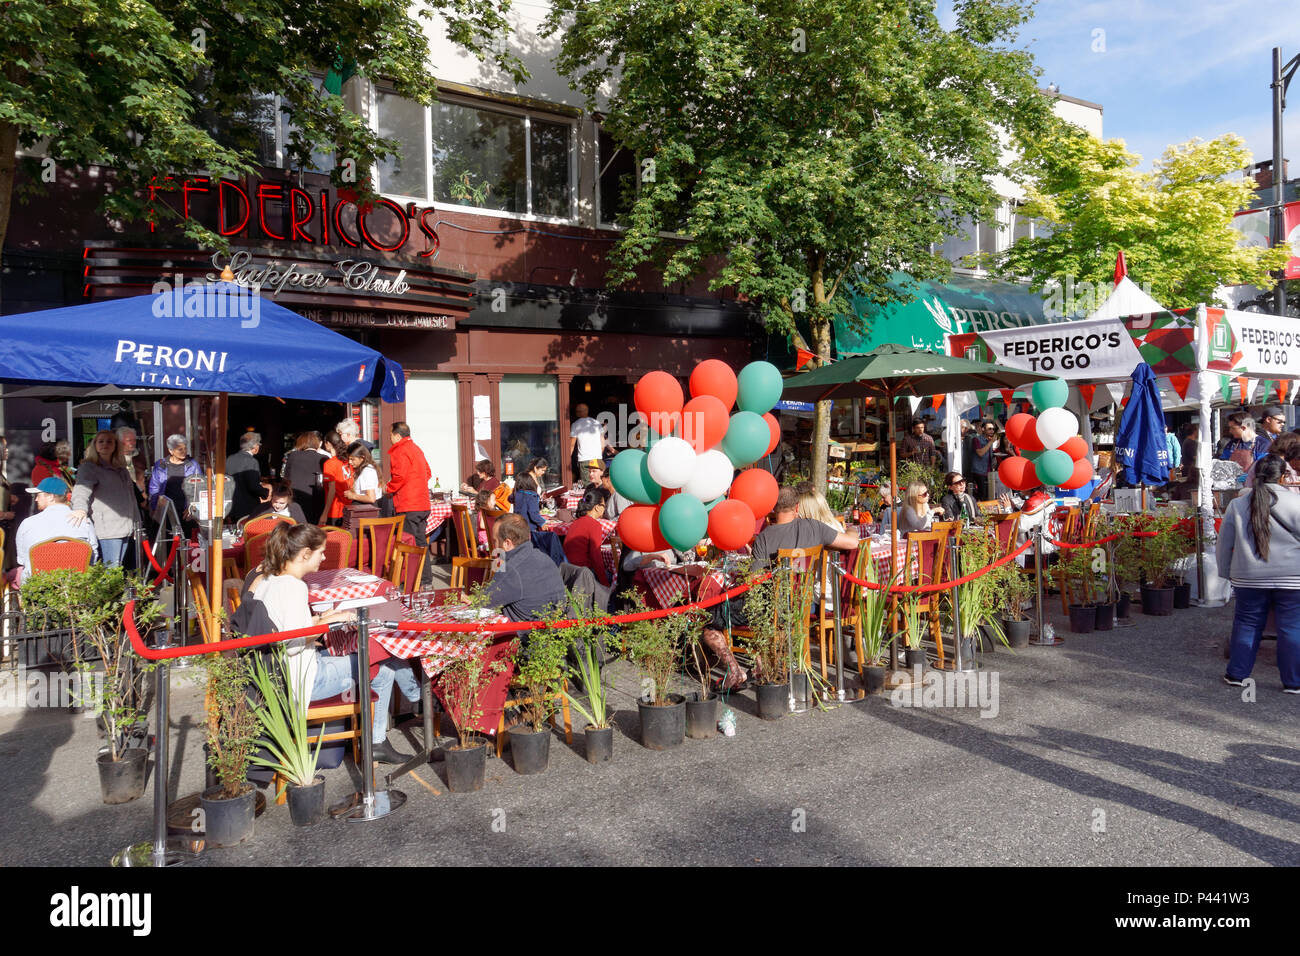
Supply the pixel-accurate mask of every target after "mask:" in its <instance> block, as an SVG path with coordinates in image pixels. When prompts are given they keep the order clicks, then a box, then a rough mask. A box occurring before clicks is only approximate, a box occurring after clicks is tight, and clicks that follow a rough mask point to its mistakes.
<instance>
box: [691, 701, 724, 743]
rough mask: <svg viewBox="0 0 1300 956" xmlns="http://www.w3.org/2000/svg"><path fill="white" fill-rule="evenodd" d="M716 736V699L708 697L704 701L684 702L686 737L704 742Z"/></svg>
mask: <svg viewBox="0 0 1300 956" xmlns="http://www.w3.org/2000/svg"><path fill="white" fill-rule="evenodd" d="M717 735H718V698H717V697H716V696H710V697H707V698H705V699H704V700H688V701H687V702H686V736H687V737H690V738H691V739H692V740H704V739H705V738H706V737H716V736H717Z"/></svg>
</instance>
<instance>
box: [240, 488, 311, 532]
mask: <svg viewBox="0 0 1300 956" xmlns="http://www.w3.org/2000/svg"><path fill="white" fill-rule="evenodd" d="M268 515H279V516H280V517H282V518H292V519H293V520H294V522H295V523H296V524H306V523H307V517H306V516H305V515H304V514H303V513H302V506H301V505H300V504H298V502H297V501H295V500H294V496H293V485H291V484H289V482H287V481H285V480H284V479H281V480H279V481H277V482H276V483H275V484H274V485H272V486H271V501H270V505H269V506H268V507H267V509H266V510H265V511H259V512H258V513H257V514H255V515H252V516H250V517H248V518H245V519H244V520H243V521H241V522H240V524H241V525H244V524H247V523H248V522H250V521H252V520H254V519H255V518H265V517H267V516H268Z"/></svg>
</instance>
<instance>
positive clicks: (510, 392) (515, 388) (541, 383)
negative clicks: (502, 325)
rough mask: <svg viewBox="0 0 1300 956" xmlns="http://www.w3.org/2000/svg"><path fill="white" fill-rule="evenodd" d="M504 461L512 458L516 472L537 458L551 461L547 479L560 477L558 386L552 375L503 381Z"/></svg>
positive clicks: (504, 379) (509, 376) (525, 468)
mask: <svg viewBox="0 0 1300 956" xmlns="http://www.w3.org/2000/svg"><path fill="white" fill-rule="evenodd" d="M500 395H501V462H502V465H503V466H504V464H505V460H506V459H507V458H510V459H512V460H513V461H514V463H515V474H516V475H518V474H522V473H523V472H525V471H527V470H528V463H529V462H530V461H532V460H533V459H534V458H545V459H546V460H547V461H548V462H549V463H550V466H551V468H550V471H549V472H548V473H547V476H546V479H547V481H548V482H554V481H558V480H559V475H560V428H559V404H558V389H557V387H556V384H555V378H554V377H553V376H550V375H507V376H505V377H504V378H503V379H502V380H501V392H500Z"/></svg>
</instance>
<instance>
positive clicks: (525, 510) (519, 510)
mask: <svg viewBox="0 0 1300 956" xmlns="http://www.w3.org/2000/svg"><path fill="white" fill-rule="evenodd" d="M510 503H511V505H512V506H513V507H514V513H515V514H517V515H519V516H520V517H521V518H523V519H524V520H525V521H526V522H527V523H528V527H529V529H530V530H532V531H541V530H542V526H543V525H545V524H546V519H545V518H543V517H542V501H541V499H540V498H539V497H538V494H537V479H536V478H534V477H533V475H532V472H526V473H524V474H522V475H520V476H519V477H518V478H516V479H515V493H514V494H513V495H511V496H510Z"/></svg>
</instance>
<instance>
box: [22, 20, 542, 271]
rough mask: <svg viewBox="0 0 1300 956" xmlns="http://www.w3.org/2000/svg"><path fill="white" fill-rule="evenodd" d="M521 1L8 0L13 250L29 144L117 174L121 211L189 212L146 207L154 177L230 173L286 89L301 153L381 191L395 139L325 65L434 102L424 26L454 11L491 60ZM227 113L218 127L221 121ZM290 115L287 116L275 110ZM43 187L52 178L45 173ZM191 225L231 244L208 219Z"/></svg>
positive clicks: (193, 231) (460, 27)
mask: <svg viewBox="0 0 1300 956" xmlns="http://www.w3.org/2000/svg"><path fill="white" fill-rule="evenodd" d="M509 6H510V5H509V0H501V2H499V3H498V2H495V0H432V2H427V0H420V2H415V3H411V2H408V0H366V2H364V3H357V2H354V0H260V2H240V3H237V4H233V5H232V4H217V5H213V4H210V3H200V2H197V0H168V2H166V3H161V2H158V0H60V2H58V3H49V2H47V0H10V2H7V3H5V4H3V5H0V46H2V47H3V49H4V50H5V54H6V58H5V66H4V69H3V70H0V184H3V187H2V188H3V194H2V195H0V244H2V242H3V238H4V232H5V228H6V226H7V224H8V220H9V209H10V206H9V189H10V186H11V182H12V181H11V180H10V179H9V178H8V176H7V174H8V173H9V172H10V171H11V170H12V169H13V156H14V149H15V147H16V146H22V147H32V146H34V145H36V144H37V143H38V142H39V141H41V140H42V139H47V140H48V143H47V145H46V155H48V156H49V157H51V158H53V159H54V160H55V161H56V163H57V164H58V166H60V167H62V168H68V167H77V166H85V165H89V164H102V165H107V166H111V167H113V168H114V170H115V173H114V175H115V188H113V189H112V190H110V191H108V192H107V193H106V195H105V199H104V203H103V205H104V211H105V212H106V213H107V214H108V215H109V216H111V217H113V218H118V219H123V220H138V219H147V220H149V221H154V220H155V219H157V218H158V217H161V216H176V213H175V212H173V211H171V209H170V207H169V206H168V205H167V204H166V203H163V202H155V203H153V204H151V203H150V201H149V189H148V187H149V184H150V183H151V182H158V183H163V182H166V179H167V177H168V176H171V175H177V174H179V175H184V174H188V173H193V172H197V171H199V170H203V171H204V172H205V173H206V174H207V175H209V176H211V177H214V178H215V177H217V176H233V175H236V174H238V173H239V172H241V171H246V170H248V169H250V168H251V166H252V165H253V163H254V162H255V158H256V157H255V151H254V149H253V144H254V142H255V141H256V135H255V132H254V128H253V124H252V119H253V117H255V116H257V115H258V114H265V112H266V111H267V109H268V95H269V94H275V93H279V94H280V95H281V96H282V97H283V100H284V108H285V111H286V112H287V113H289V114H290V116H291V117H292V122H293V127H294V131H293V133H292V136H291V139H290V142H289V149H290V152H291V154H292V159H291V162H292V164H293V165H295V166H298V167H303V166H309V165H310V164H311V160H310V157H311V155H312V153H313V152H334V153H335V154H336V156H338V157H340V158H343V157H346V158H350V159H353V160H355V161H356V166H355V169H356V170H359V171H361V172H360V174H359V175H358V176H357V179H358V181H357V182H355V183H345V182H344V180H343V178H342V177H343V171H342V168H341V167H340V168H336V169H334V170H333V171H332V172H331V178H332V179H333V180H334V182H335V184H336V185H339V186H343V185H348V186H350V187H351V188H354V189H356V190H357V192H358V193H359V194H361V195H363V196H365V195H369V194H370V193H371V190H370V186H369V184H368V182H367V181H366V174H365V171H366V170H369V169H371V168H372V166H373V165H374V164H375V162H376V161H377V160H378V159H379V158H381V157H383V156H385V155H391V154H392V153H393V152H394V150H395V148H396V145H397V144H396V143H395V142H394V141H392V140H386V139H383V138H381V137H379V136H377V135H376V134H375V133H374V132H373V131H371V129H370V128H369V126H368V124H367V120H366V118H365V117H363V116H361V115H360V114H358V113H354V112H352V111H350V110H348V109H347V108H346V105H345V103H344V100H343V97H342V96H339V95H334V94H332V93H329V92H322V91H321V90H319V89H318V86H317V83H318V81H317V80H315V79H313V73H316V74H319V73H324V72H325V71H326V70H328V69H330V68H331V67H338V68H339V69H340V70H341V71H342V72H343V73H344V74H347V73H348V71H349V70H352V71H355V72H357V73H361V74H364V75H365V76H367V77H370V78H372V79H375V80H379V79H382V80H384V81H385V83H386V84H391V85H392V87H393V88H394V89H395V90H396V92H397V93H398V94H400V95H402V96H405V97H409V98H411V99H414V100H417V101H419V102H421V103H428V102H430V101H432V99H433V98H434V92H435V77H434V72H433V71H432V70H431V69H430V68H429V46H428V40H427V38H426V37H425V34H424V32H423V30H424V25H425V21H429V20H431V19H432V16H433V14H434V13H437V14H438V15H439V16H440V17H442V18H443V21H444V23H445V26H446V29H447V33H448V35H449V36H450V38H451V40H452V42H454V43H456V44H457V45H459V46H460V47H462V48H464V49H466V50H468V51H470V52H471V53H472V54H473V55H475V56H476V57H477V58H478V59H479V60H480V61H484V60H486V59H488V51H497V50H498V47H499V44H498V42H497V37H499V36H500V35H501V34H503V33H508V32H509V31H510V29H511V27H510V25H509V21H508V20H507V18H506V13H507V11H508V10H509ZM491 60H492V62H493V65H494V66H496V67H499V68H500V69H502V70H504V71H505V72H506V73H507V74H508V75H509V76H511V78H512V79H514V80H515V81H516V82H519V81H521V80H523V79H524V78H526V76H527V71H526V70H525V69H524V67H523V64H522V62H521V61H520V60H519V59H518V58H517V57H516V56H514V55H513V54H511V53H508V52H493V53H492V54H491ZM212 117H217V118H220V120H221V125H222V129H221V132H220V133H219V134H218V135H215V136H214V135H213V133H211V132H210V131H209V126H210V125H211V124H210V122H209V119H210V118H212ZM277 119H278V118H277ZM37 181H38V182H39V178H38V179H37ZM181 226H182V228H183V229H184V231H185V234H186V235H187V236H189V237H190V238H192V239H195V240H197V241H200V242H203V243H205V244H208V245H216V246H222V247H224V242H223V241H222V240H221V238H220V237H219V236H217V235H215V234H214V233H212V232H211V231H210V230H207V229H205V228H204V227H202V226H201V225H199V224H198V223H197V222H196V221H188V222H184V223H182V224H181Z"/></svg>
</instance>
